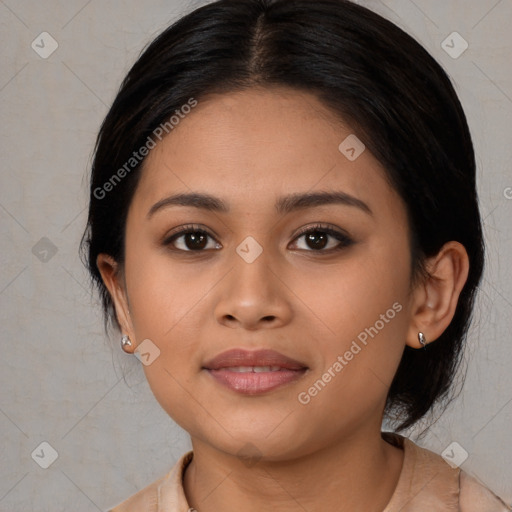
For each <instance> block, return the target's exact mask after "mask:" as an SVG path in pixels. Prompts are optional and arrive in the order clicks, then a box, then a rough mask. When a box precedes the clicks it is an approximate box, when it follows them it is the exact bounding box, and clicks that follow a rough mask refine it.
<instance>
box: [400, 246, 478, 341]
mask: <svg viewBox="0 0 512 512" xmlns="http://www.w3.org/2000/svg"><path fill="white" fill-rule="evenodd" d="M427 270H428V272H429V274H430V275H429V277H427V278H425V279H424V280H423V282H421V283H419V284H418V285H417V287H416V289H415V290H414V292H413V307H412V310H411V315H412V316H411V323H410V326H409V330H408V332H407V340H406V343H407V345H409V346H410V347H413V348H421V344H420V342H419V339H418V332H422V333H423V334H424V335H425V338H426V341H427V343H429V342H432V341H435V340H436V339H437V338H439V336H441V334H442V333H443V332H444V331H445V329H446V328H447V327H448V326H449V325H450V322H451V321H452V319H453V316H454V314H455V309H456V307H457V303H458V300H459V296H460V292H461V291H462V288H463V287H464V284H465V283H466V279H467V277H468V271H469V257H468V254H467V252H466V249H465V248H464V246H463V245H462V244H460V243H459V242H454V241H452V242H448V243H446V244H445V245H443V247H442V248H441V250H440V251H439V253H438V254H437V255H436V256H433V257H432V258H429V260H428V261H427Z"/></svg>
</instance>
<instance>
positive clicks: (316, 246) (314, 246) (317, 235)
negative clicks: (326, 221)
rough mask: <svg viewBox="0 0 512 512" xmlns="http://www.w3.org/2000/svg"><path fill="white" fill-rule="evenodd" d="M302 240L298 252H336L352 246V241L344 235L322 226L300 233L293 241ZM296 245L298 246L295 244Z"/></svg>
mask: <svg viewBox="0 0 512 512" xmlns="http://www.w3.org/2000/svg"><path fill="white" fill-rule="evenodd" d="M301 238H302V239H304V243H303V244H302V247H298V249H300V250H306V251H310V252H330V251H337V250H340V249H343V248H345V247H348V246H349V245H352V244H353V243H354V241H353V240H352V239H351V238H350V237H348V236H347V235H345V234H344V233H342V232H340V231H337V230H335V229H332V228H330V227H324V226H314V227H313V228H311V227H310V228H308V229H305V230H303V231H302V233H300V234H299V236H297V237H296V238H295V240H296V241H297V240H300V239H301ZM296 245H298V244H297V243H296Z"/></svg>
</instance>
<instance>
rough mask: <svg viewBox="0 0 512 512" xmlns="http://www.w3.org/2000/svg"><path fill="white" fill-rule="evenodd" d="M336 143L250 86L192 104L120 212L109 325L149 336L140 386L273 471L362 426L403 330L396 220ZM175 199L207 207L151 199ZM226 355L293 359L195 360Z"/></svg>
mask: <svg viewBox="0 0 512 512" xmlns="http://www.w3.org/2000/svg"><path fill="white" fill-rule="evenodd" d="M351 134H352V132H351V130H350V128H349V127H347V126H344V125H342V124H341V123H340V122H338V121H336V120H335V119H334V118H333V117H331V116H330V114H329V112H328V111H327V110H326V109H325V108H324V107H323V106H322V104H321V103H320V102H319V101H317V100H316V99H315V98H314V97H313V96H311V95H309V94H307V93H300V92H296V91H291V90H287V89H272V90H269V89H266V90H257V89H251V90H246V91H244V92H237V93H231V94H226V95H217V96H211V97H210V98H209V99H208V100H204V101H200V102H199V104H198V105H197V107H196V108H194V109H193V110H192V112H191V113H190V114H189V115H188V116H187V117H186V118H185V119H183V120H181V122H180V123H179V125H178V126H177V127H175V128H174V130H173V131H172V132H171V133H170V135H169V136H167V137H166V138H164V139H163V140H162V142H160V143H159V144H158V145H157V147H156V148H155V149H153V150H152V151H151V152H150V154H149V155H148V157H147V159H146V162H145V167H144V170H143V173H142V176H141V181H140V183H139V185H138V188H137V190H136V193H135V195H134V198H133V202H132V204H131V206H130V210H129V213H128V218H127V225H126V247H125V250H126V260H125V266H124V284H125V286H126V288H125V290H124V291H125V293H126V298H127V304H128V306H127V309H126V310H127V312H128V320H127V322H126V323H125V325H123V330H124V332H126V333H127V334H129V335H130V337H131V338H132V340H133V341H134V342H135V345H139V344H140V343H141V342H143V340H150V341H145V342H144V343H145V345H142V346H141V347H142V348H141V352H142V353H143V356H142V361H143V362H145V363H146V364H145V365H144V366H143V367H144V371H145V373H146V376H147V379H148V381H149V384H150V386H151V389H152V390H153V393H154V394H155V397H156V398H157V400H158V401H159V403H160V404H161V405H162V407H163V408H164V409H165V410H166V411H167V412H168V414H169V415H170V416H171V417H172V418H173V419H174V420H175V421H176V422H177V423H178V424H179V425H181V426H182V427H183V428H184V429H185V430H187V431H188V432H189V433H190V435H191V436H192V439H193V440H194V439H195V440H198V441H201V442H203V443H206V444H208V445H209V446H210V447H213V448H216V449H218V450H222V451H224V452H226V453H231V454H236V453H237V452H239V450H240V449H244V448H243V447H244V446H249V445H247V443H250V446H252V447H253V449H254V450H255V451H256V452H258V453H260V454H262V455H267V456H268V457H269V458H271V459H276V460H277V459H280V458H283V459H285V458H288V457H292V456H299V455H301V454H306V453H309V452H313V451H314V450H318V449H321V448H322V447H325V446H328V445H330V444H332V443H334V442H336V440H339V439H343V438H347V437H348V436H351V437H354V436H357V435H366V434H368V432H370V431H373V432H375V431H379V432H380V426H381V417H382V411H383V408H384V404H385V399H386V395H387V392H388V389H389V385H390V383H391V381H392V379H393V376H394V374H395V371H396V369H397V366H398V363H399V361H400V358H401V354H402V351H403V349H404V345H405V342H406V337H407V333H408V329H409V324H410V321H411V301H412V299H411V295H410V294H409V285H410V267H411V261H410V249H409V238H408V224H407V217H406V211H405V206H404V203H403V201H402V200H401V198H400V197H399V196H398V194H397V193H396V192H395V191H394V190H393V189H392V188H391V187H390V185H389V184H388V182H387V181H386V179H385V174H384V171H383V169H382V167H381V165H380V164H379V163H378V161H377V160H376V159H375V158H374V157H373V156H372V155H371V154H370V152H369V151H368V150H363V151H362V153H361V154H360V155H359V156H358V153H359V152H360V151H361V149H362V148H361V147H360V146H358V145H357V140H355V141H354V139H353V138H352V137H351V138H349V139H348V140H347V141H346V142H344V143H343V141H345V139H347V137H349V136H351ZM342 143H343V144H342ZM340 144H342V145H341V149H340V148H339V147H340ZM351 148H353V150H352V149H351ZM322 193H329V194H338V199H337V200H331V201H327V202H326V201H325V200H322V197H321V196H318V197H317V198H316V200H315V197H314V195H315V194H322ZM177 194H183V195H188V194H201V195H208V196H209V197H211V199H209V200H208V201H199V200H197V199H196V200H195V201H189V204H187V205H183V204H178V203H177V202H174V203H173V202H171V201H169V202H168V203H167V204H163V205H162V204H160V206H159V207H155V206H154V205H156V204H157V203H159V202H160V201H162V200H165V199H166V198H169V197H171V196H174V195H177ZM301 196H304V197H303V198H302V199H300V197H301ZM308 197H309V198H310V199H308ZM333 197H334V196H332V197H331V199H332V198H333ZM343 198H344V199H343ZM221 203H222V205H223V206H224V207H225V208H224V209H222V208H218V206H219V205H220V204H221ZM276 205H277V206H278V208H276ZM183 228H185V230H186V232H187V233H189V234H188V235H187V234H185V235H183V234H181V235H180V234H178V235H176V233H177V232H178V231H179V230H181V229H183ZM315 230H316V233H315ZM329 230H332V231H329ZM197 231H200V232H204V233H203V234H202V233H197ZM304 231H307V232H309V234H302V233H303V232H304ZM337 233H339V235H337ZM173 235H176V236H173ZM201 235H202V236H201ZM337 237H338V238H337ZM116 307H117V309H118V312H119V310H120V308H122V304H121V303H120V302H119V301H117V303H116ZM231 349H242V350H246V351H248V352H254V351H256V350H260V349H265V350H273V351H277V352H278V353H280V354H282V355H283V356H285V357H287V358H290V359H292V360H294V361H296V362H298V363H300V364H299V365H298V366H296V367H294V368H292V369H290V368H289V369H288V370H285V369H283V368H284V366H286V365H285V364H284V363H281V362H280V361H279V360H278V359H276V360H274V362H276V361H277V363H276V364H274V365H271V364H261V365H260V366H276V367H279V368H280V369H279V370H278V371H279V372H281V373H280V374H279V375H276V373H275V372H274V371H269V368H259V369H260V370H262V372H257V373H253V372H252V371H251V372H249V373H244V372H236V371H234V369H233V366H245V365H244V364H243V363H244V362H245V363H246V365H247V366H252V365H251V364H248V363H247V361H243V360H239V359H236V358H235V359H231V360H228V361H224V363H221V364H220V366H222V364H224V365H225V366H224V368H225V369H224V370H217V371H215V370H212V368H211V366H212V365H210V366H208V362H209V361H211V360H212V359H213V358H214V357H216V356H217V355H219V354H221V353H223V352H225V351H228V350H231ZM158 351H159V353H158ZM260 362H261V361H260ZM265 362H266V363H268V361H267V360H263V363H265ZM147 363H150V364H147ZM237 363H241V364H237ZM280 364H283V366H280ZM207 366H208V368H210V369H207V368H206V367H207ZM254 366H258V365H257V364H255V365H254ZM227 367H230V368H231V369H226V368H227ZM298 368H302V369H301V370H299V369H298ZM238 369H239V370H240V368H238ZM271 370H276V368H272V369H271ZM279 383H281V385H278V384H279ZM270 454H271V455H270Z"/></svg>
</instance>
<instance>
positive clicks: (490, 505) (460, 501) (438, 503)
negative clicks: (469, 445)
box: [383, 432, 512, 512]
mask: <svg viewBox="0 0 512 512" xmlns="http://www.w3.org/2000/svg"><path fill="white" fill-rule="evenodd" d="M385 434H386V435H384V436H383V437H384V439H386V440H387V441H388V442H390V443H391V444H393V445H395V446H397V447H400V448H402V449H403V450H404V462H403V467H402V472H401V474H400V477H399V481H398V485H397V487H396V490H395V493H394V495H393V497H392V499H391V501H390V503H389V505H388V507H386V509H385V510H384V512H395V510H400V511H402V512H409V511H413V510H414V511H416V510H426V508H425V507H429V509H430V510H436V512H445V511H446V512H451V511H454V512H455V511H458V512H507V511H511V510H512V508H510V507H508V506H507V505H506V504H505V503H504V502H503V501H502V500H501V499H500V498H498V497H497V496H496V495H495V494H494V493H493V492H492V491H491V490H489V489H488V488H487V487H485V486H484V485H482V484H480V483H479V482H478V481H477V480H476V479H475V478H473V477H471V476H470V475H468V474H467V473H465V472H464V471H462V470H461V469H460V468H459V467H453V466H452V465H450V464H448V462H446V461H445V459H444V458H443V457H441V456H440V455H438V454H437V453H434V452H432V451H431V450H428V449H426V448H422V447H421V446H419V445H417V444H416V443H414V442H413V441H411V440H409V439H407V438H405V437H402V436H400V435H399V434H392V433H389V432H387V433H385Z"/></svg>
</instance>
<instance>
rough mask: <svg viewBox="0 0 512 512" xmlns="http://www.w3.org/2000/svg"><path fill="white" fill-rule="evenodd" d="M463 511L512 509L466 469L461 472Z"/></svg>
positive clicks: (502, 511)
mask: <svg viewBox="0 0 512 512" xmlns="http://www.w3.org/2000/svg"><path fill="white" fill-rule="evenodd" d="M459 501H460V510H461V512H508V511H510V510H512V508H511V507H509V506H508V505H506V504H505V503H504V502H503V501H502V500H501V499H500V498H498V496H496V495H495V494H494V493H493V492H492V491H491V490H490V489H488V488H487V487H485V486H484V485H482V484H481V483H480V482H478V481H477V480H476V479H475V478H473V477H472V476H470V475H468V474H467V473H466V472H465V471H461V472H460V498H459Z"/></svg>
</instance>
